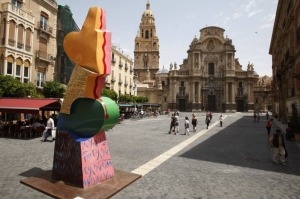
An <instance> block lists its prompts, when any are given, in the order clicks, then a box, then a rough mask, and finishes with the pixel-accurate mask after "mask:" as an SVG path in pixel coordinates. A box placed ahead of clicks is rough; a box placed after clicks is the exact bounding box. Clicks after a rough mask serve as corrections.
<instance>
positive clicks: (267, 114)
mask: <svg viewBox="0 0 300 199" xmlns="http://www.w3.org/2000/svg"><path fill="white" fill-rule="evenodd" d="M266 117H267V120H268V119H269V111H267V113H266Z"/></svg>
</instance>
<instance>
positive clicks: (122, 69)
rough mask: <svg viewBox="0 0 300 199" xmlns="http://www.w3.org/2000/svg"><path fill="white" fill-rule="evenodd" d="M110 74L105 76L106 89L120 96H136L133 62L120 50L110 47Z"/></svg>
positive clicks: (113, 46) (114, 46)
mask: <svg viewBox="0 0 300 199" xmlns="http://www.w3.org/2000/svg"><path fill="white" fill-rule="evenodd" d="M111 61H112V63H111V74H110V75H109V76H107V79H106V88H108V89H111V90H114V91H116V93H117V94H118V95H119V96H120V95H121V94H127V95H134V96H136V94H137V93H136V86H135V78H134V73H133V61H132V58H130V57H129V56H128V55H126V54H125V53H124V52H123V51H122V50H121V48H119V47H117V46H116V45H112V59H111Z"/></svg>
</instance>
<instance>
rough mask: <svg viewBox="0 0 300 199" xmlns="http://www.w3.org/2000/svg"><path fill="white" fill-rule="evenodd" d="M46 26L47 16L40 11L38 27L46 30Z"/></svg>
mask: <svg viewBox="0 0 300 199" xmlns="http://www.w3.org/2000/svg"><path fill="white" fill-rule="evenodd" d="M47 27H48V16H47V15H46V14H44V13H42V14H41V18H40V28H42V29H43V30H47Z"/></svg>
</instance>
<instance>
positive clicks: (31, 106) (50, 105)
mask: <svg viewBox="0 0 300 199" xmlns="http://www.w3.org/2000/svg"><path fill="white" fill-rule="evenodd" d="M60 108H61V100H60V99H58V98H56V99H49V98H41V99H32V98H0V112H14V113H37V112H38V111H59V110H60Z"/></svg>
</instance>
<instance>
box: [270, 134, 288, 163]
mask: <svg viewBox="0 0 300 199" xmlns="http://www.w3.org/2000/svg"><path fill="white" fill-rule="evenodd" d="M269 143H270V145H271V151H272V161H273V163H274V164H279V163H280V164H282V165H286V162H285V156H286V150H285V143H284V138H283V135H282V134H281V130H280V129H276V133H275V134H272V135H271V136H270V137H269ZM278 159H279V161H278Z"/></svg>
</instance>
